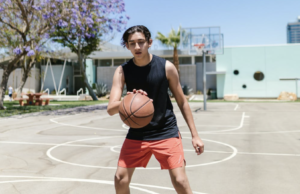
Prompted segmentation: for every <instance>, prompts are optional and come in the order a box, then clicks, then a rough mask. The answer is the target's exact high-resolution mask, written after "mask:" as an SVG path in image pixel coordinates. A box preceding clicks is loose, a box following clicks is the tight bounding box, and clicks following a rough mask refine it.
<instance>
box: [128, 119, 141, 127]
mask: <svg viewBox="0 0 300 194" xmlns="http://www.w3.org/2000/svg"><path fill="white" fill-rule="evenodd" d="M129 119H130V120H131V121H132V122H134V123H135V124H137V123H136V122H135V121H134V120H132V118H130V117H129ZM128 122H129V121H128ZM137 125H138V126H141V125H139V124H137ZM130 127H131V126H130Z"/></svg>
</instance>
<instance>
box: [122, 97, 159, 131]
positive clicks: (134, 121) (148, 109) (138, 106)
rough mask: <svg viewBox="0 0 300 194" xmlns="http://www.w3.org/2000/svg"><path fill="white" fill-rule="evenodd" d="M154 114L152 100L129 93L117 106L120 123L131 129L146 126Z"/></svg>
mask: <svg viewBox="0 0 300 194" xmlns="http://www.w3.org/2000/svg"><path fill="white" fill-rule="evenodd" d="M153 114H154V106H153V103H152V100H150V98H148V97H147V96H145V95H142V94H140V93H135V94H133V93H130V94H128V95H126V96H125V97H124V99H123V100H122V101H121V104H120V106H119V115H120V117H121V119H122V121H123V122H124V123H125V124H126V125H128V126H129V127H131V128H142V127H145V126H146V125H148V124H149V123H150V122H151V120H152V118H153Z"/></svg>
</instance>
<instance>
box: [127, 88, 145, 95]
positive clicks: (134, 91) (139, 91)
mask: <svg viewBox="0 0 300 194" xmlns="http://www.w3.org/2000/svg"><path fill="white" fill-rule="evenodd" d="M131 93H133V94H135V93H141V94H142V95H145V96H147V95H148V94H147V92H145V91H143V90H141V89H140V90H136V89H133V91H132V92H127V94H131Z"/></svg>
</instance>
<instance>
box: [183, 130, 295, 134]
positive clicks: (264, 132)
mask: <svg viewBox="0 0 300 194" xmlns="http://www.w3.org/2000/svg"><path fill="white" fill-rule="evenodd" d="M181 133H182V132H181ZM272 133H275V134H276V133H300V130H294V131H260V132H259V131H258V132H235V133H214V134H215V135H233V134H234V135H244V134H248V135H257V134H272Z"/></svg>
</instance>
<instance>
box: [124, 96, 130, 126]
mask: <svg viewBox="0 0 300 194" xmlns="http://www.w3.org/2000/svg"><path fill="white" fill-rule="evenodd" d="M122 104H123V109H124V111H125V113H126V114H127V116H128V117H130V115H129V114H128V112H127V111H126V108H125V105H124V104H125V100H123V103H122ZM128 117H127V118H128ZM127 118H126V117H125V121H126V120H127Z"/></svg>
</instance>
